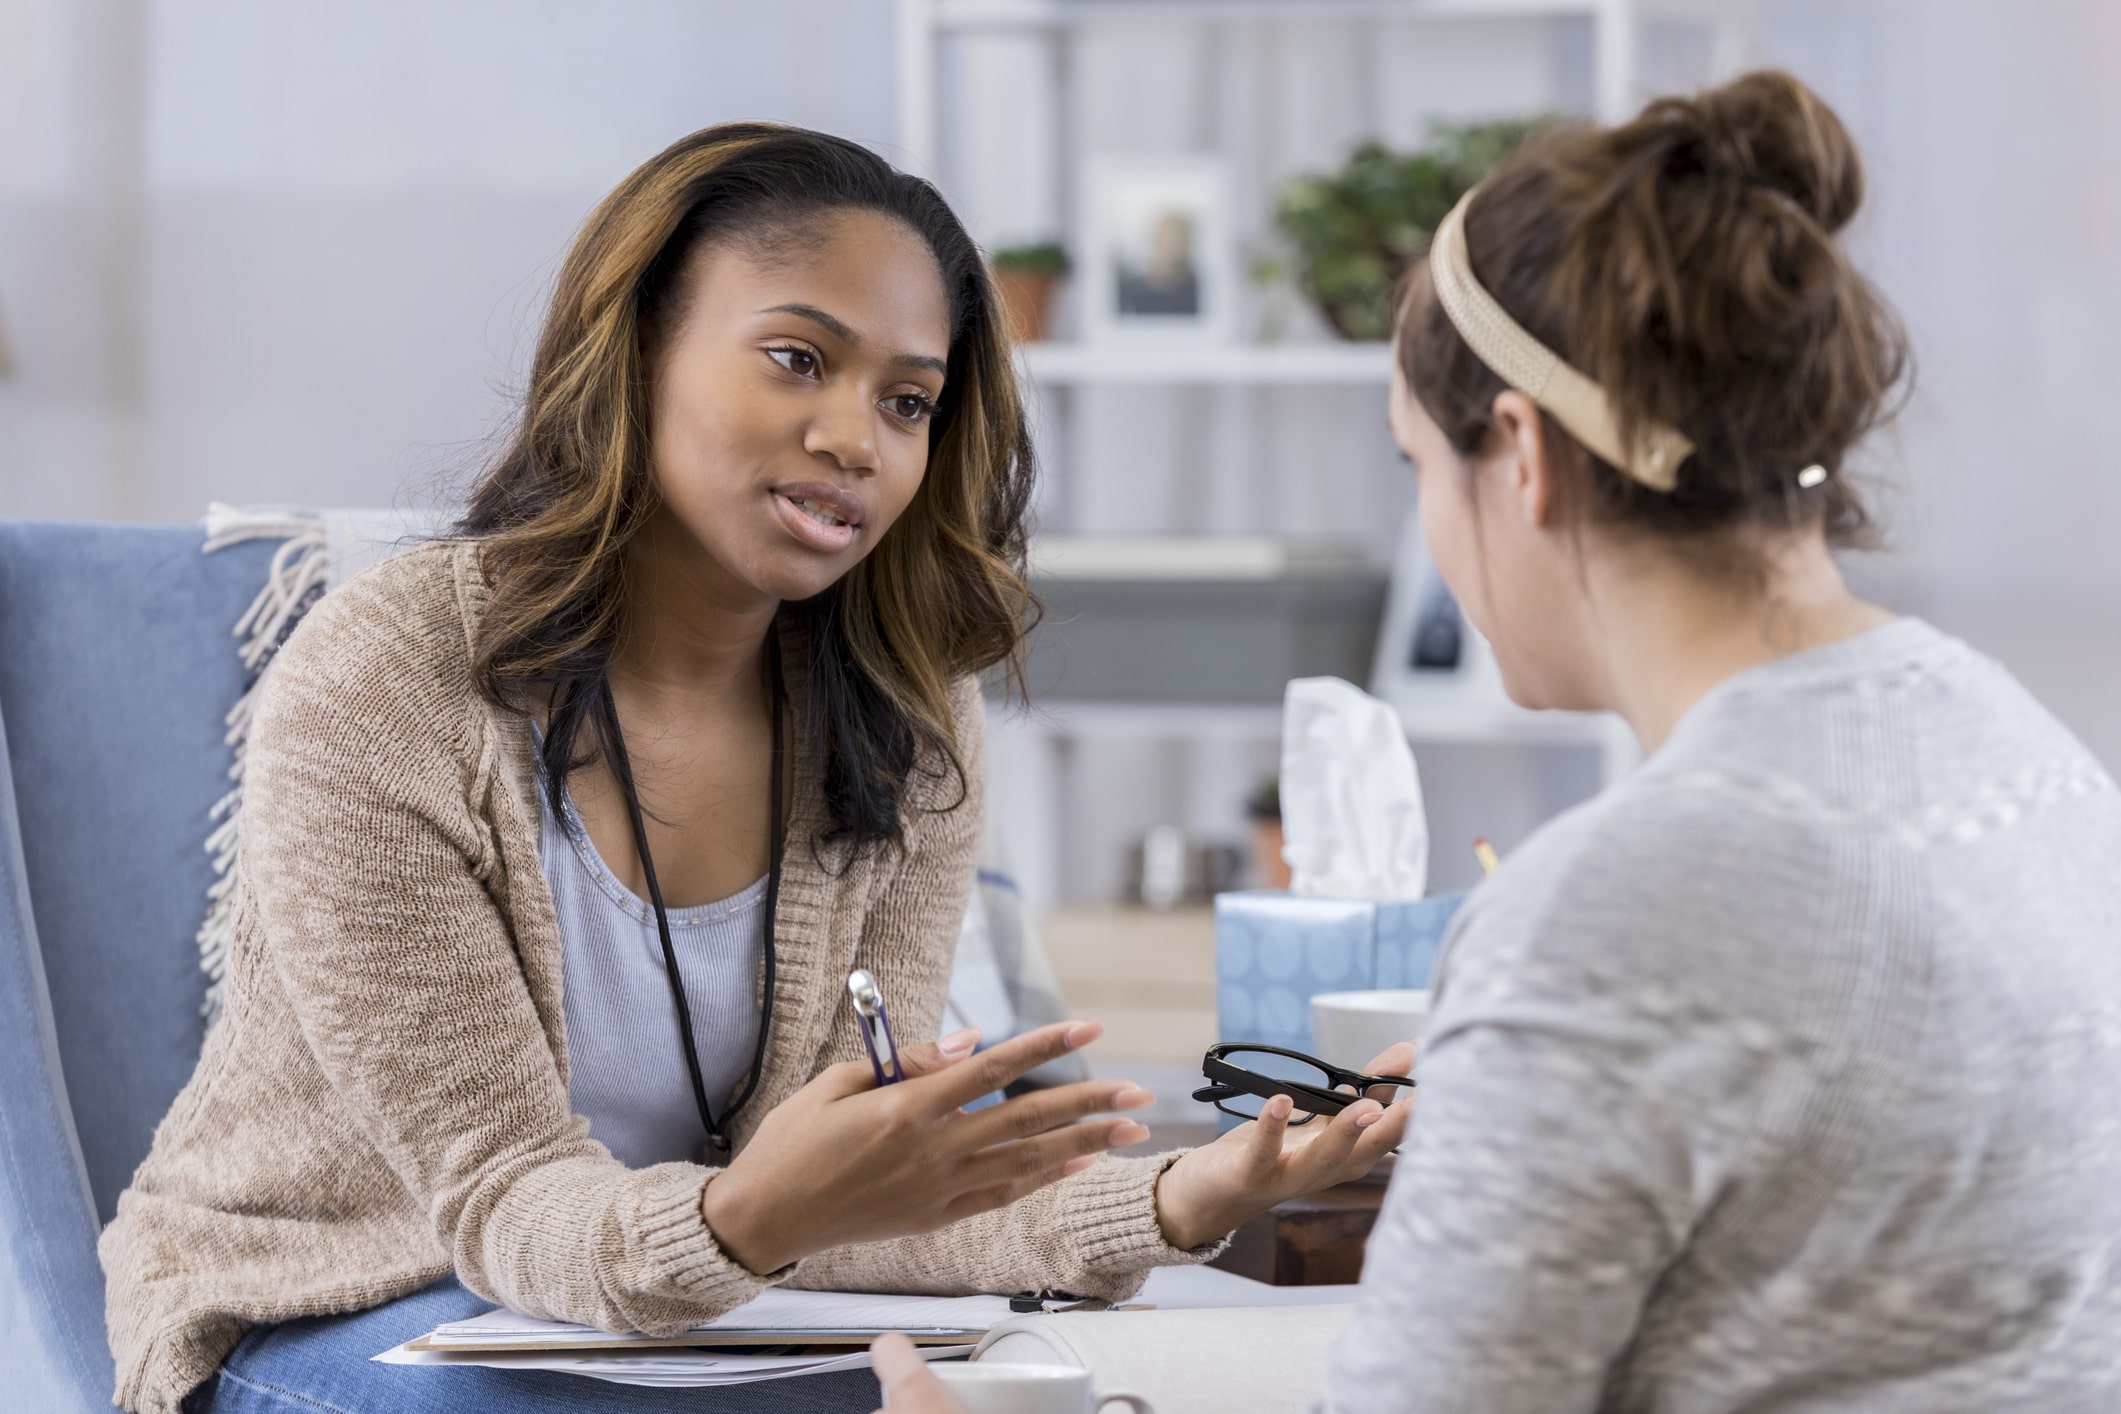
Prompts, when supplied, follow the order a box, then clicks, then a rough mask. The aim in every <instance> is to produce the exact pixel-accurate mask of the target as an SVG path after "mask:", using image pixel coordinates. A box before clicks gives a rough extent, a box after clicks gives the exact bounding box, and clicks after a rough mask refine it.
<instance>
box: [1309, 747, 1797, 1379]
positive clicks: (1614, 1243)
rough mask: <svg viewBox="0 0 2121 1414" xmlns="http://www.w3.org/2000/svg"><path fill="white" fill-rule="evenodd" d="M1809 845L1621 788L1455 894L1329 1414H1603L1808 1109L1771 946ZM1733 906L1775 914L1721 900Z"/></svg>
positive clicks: (1780, 824)
mask: <svg viewBox="0 0 2121 1414" xmlns="http://www.w3.org/2000/svg"><path fill="white" fill-rule="evenodd" d="M1827 844H1828V842H1827V841H1826V840H1825V839H1823V838H1821V837H1820V831H1819V830H1818V829H1817V828H1816V826H1815V824H1814V823H1813V822H1807V821H1803V820H1801V819H1796V818H1785V819H1776V818H1771V817H1769V816H1767V815H1763V814H1760V813H1758V812H1755V811H1749V810H1748V809H1747V808H1746V806H1745V805H1744V804H1743V802H1742V799H1741V798H1738V797H1735V796H1731V795H1727V794H1726V793H1725V792H1724V791H1721V790H1716V789H1693V788H1688V787H1684V786H1682V787H1678V788H1657V789H1643V788H1641V787H1640V786H1638V787H1637V788H1635V789H1632V790H1624V791H1621V792H1619V793H1617V794H1616V796H1614V797H1608V799H1607V800H1605V801H1602V802H1598V803H1595V804H1594V805H1593V806H1591V807H1588V808H1586V809H1585V810H1584V811H1582V812H1579V814H1578V815H1576V816H1574V817H1571V818H1568V819H1566V820H1564V821H1561V822H1557V825H1556V827H1555V828H1553V829H1550V830H1549V831H1548V832H1546V833H1545V834H1544V835H1543V836H1542V837H1541V838H1540V839H1539V840H1538V841H1536V842H1535V844H1534V845H1532V846H1529V847H1528V848H1527V849H1526V850H1525V851H1523V852H1521V853H1520V855H1519V856H1518V857H1517V858H1515V859H1513V860H1511V861H1510V863H1509V864H1508V865H1507V866H1506V869H1505V872H1504V874H1503V875H1502V876H1500V877H1498V878H1497V879H1496V880H1494V881H1493V883H1492V884H1491V885H1490V886H1488V887H1487V888H1484V889H1483V890H1481V891H1480V892H1479V893H1477V894H1476V895H1475V897H1474V898H1473V900H1472V901H1471V902H1470V903H1469V904H1468V906H1467V909H1466V911H1465V913H1464V915H1463V917H1462V919H1461V921H1460V923H1459V926H1458V927H1457V929H1456V930H1455V931H1454V934H1453V937H1452V939H1451V941H1450V943H1449V945H1448V947H1447V950H1446V954H1445V958H1444V962H1443V965H1442V967H1441V969H1440V972H1439V978H1438V984H1437V985H1438V999H1437V1003H1436V1009H1435V1011H1434V1013H1433V1016H1432V1021H1431V1026H1430V1029H1429V1031H1428V1033H1427V1035H1426V1036H1425V1038H1424V1042H1423V1050H1422V1055H1421V1059H1420V1068H1419V1079H1420V1082H1421V1085H1420V1090H1419V1092H1418V1105H1419V1108H1418V1109H1417V1111H1416V1116H1415V1120H1414V1124H1413V1126H1412V1130H1411V1133H1410V1136H1409V1139H1408V1142H1407V1144H1406V1146H1405V1147H1404V1149H1403V1151H1402V1158H1401V1160H1400V1163H1399V1168H1398V1172H1397V1174H1396V1175H1395V1178H1394V1181H1393V1185H1392V1188H1391V1191H1390V1193H1389V1196H1388V1198H1387V1201H1386V1204H1385V1208H1384V1212H1383V1214H1382V1216H1381V1218H1380V1221H1379V1225H1378V1228H1377V1231H1376V1233H1375V1234H1374V1236H1373V1237H1372V1239H1371V1242H1370V1246H1369V1252H1368V1258H1367V1261H1366V1264H1365V1268H1364V1273H1363V1290H1362V1300H1361V1303H1360V1306H1359V1309H1358V1312H1357V1315H1356V1317H1355V1320H1354V1323H1353V1325H1352V1326H1351V1328H1350V1330H1349V1333H1348V1335H1347V1338H1346V1339H1345V1341H1344V1342H1343V1344H1342V1346H1341V1348H1340V1350H1339V1352H1338V1354H1337V1355H1336V1358H1335V1360H1334V1362H1333V1367H1332V1368H1333V1376H1332V1381H1331V1386H1330V1391H1329V1400H1328V1404H1329V1407H1330V1409H1331V1410H1332V1411H1334V1414H1370V1412H1371V1411H1376V1412H1377V1414H1383V1411H1386V1410H1391V1411H1395V1414H1406V1411H1430V1410H1480V1411H1488V1412H1489V1414H1509V1412H1510V1411H1519V1410H1522V1411H1527V1414H1531V1411H1538V1414H1563V1411H1570V1410H1589V1409H1594V1408H1597V1407H1599V1406H1600V1404H1601V1402H1602V1400H1603V1399H1605V1398H1606V1397H1607V1391H1608V1382H1609V1380H1611V1379H1614V1378H1615V1377H1616V1376H1615V1374H1614V1372H1615V1370H1616V1369H1617V1368H1618V1367H1619V1366H1620V1365H1621V1364H1622V1363H1624V1360H1625V1352H1626V1351H1627V1348H1628V1346H1629V1345H1630V1343H1631V1342H1632V1341H1633V1340H1634V1338H1635V1336H1636V1333H1637V1330H1638V1326H1639V1324H1640V1322H1641V1320H1642V1317H1643V1313H1644V1308H1645V1304H1646V1302H1647V1301H1648V1299H1649V1297H1650V1294H1651V1292H1652V1290H1653V1288H1655V1287H1656V1286H1657V1285H1658V1283H1659V1282H1660V1281H1661V1280H1664V1279H1666V1278H1667V1276H1668V1275H1669V1268H1670V1266H1671V1264H1672V1263H1673V1261H1674V1259H1675V1257H1676V1256H1677V1254H1679V1253H1680V1252H1681V1250H1682V1249H1683V1248H1685V1247H1686V1245H1687V1243H1688V1241H1689V1238H1690V1234H1691V1233H1692V1232H1693V1231H1694V1230H1695V1229H1696V1227H1697V1226H1698V1225H1699V1224H1701V1223H1703V1222H1704V1221H1706V1220H1709V1219H1710V1217H1711V1215H1713V1214H1717V1213H1719V1212H1728V1211H1730V1210H1732V1209H1734V1208H1742V1207H1743V1204H1744V1202H1745V1195H1744V1193H1743V1192H1742V1186H1743V1185H1742V1183H1741V1182H1740V1181H1739V1179H1738V1175H1740V1174H1742V1173H1744V1172H1745V1171H1746V1170H1747V1169H1748V1167H1749V1166H1750V1164H1751V1162H1752V1160H1753V1158H1754V1157H1755V1156H1756V1155H1757V1153H1758V1152H1759V1145H1760V1142H1761V1136H1762V1135H1763V1134H1764V1133H1765V1132H1767V1131H1770V1130H1776V1131H1781V1132H1782V1136H1783V1138H1785V1139H1787V1138H1788V1137H1789V1129H1790V1126H1791V1125H1792V1124H1795V1125H1796V1126H1797V1127H1799V1128H1802V1127H1803V1120H1802V1118H1801V1117H1802V1115H1803V1114H1804V1113H1806V1112H1807V1110H1809V1109H1811V1107H1810V1106H1807V1105H1806V1103H1805V1102H1804V1100H1803V1099H1802V1097H1803V1096H1804V1095H1806V1094H1809V1093H1812V1092H1813V1091H1814V1077H1813V1074H1812V1067H1813V1064H1814V1062H1815V1061H1816V1060H1817V1059H1818V1058H1819V1056H1820V1055H1821V1054H1822V1050H1821V1047H1820V1046H1819V1045H1818V1044H1817V1040H1818V1038H1817V1037H1816V1036H1815V1035H1811V1034H1800V1033H1807V1032H1810V1031H1811V1030H1812V1027H1811V1025H1810V1023H1808V1022H1807V1021H1806V1019H1805V1018H1806V1017H1807V1015H1808V1012H1809V1010H1810V1008H1811V1007H1812V1004H1813V1002H1814V1001H1815V1000H1816V999H1815V998H1813V997H1812V996H1810V995H1809V993H1810V992H1811V989H1812V982H1811V980H1809V979H1793V978H1789V977H1787V976H1784V975H1779V974H1778V968H1779V967H1780V966H1781V964H1782V960H1784V959H1786V958H1787V956H1788V954H1787V951H1786V950H1785V949H1782V948H1780V947H1778V946H1777V943H1778V940H1779V939H1781V938H1785V937H1787V936H1789V935H1790V932H1791V930H1797V931H1798V932H1799V934H1800V935H1801V933H1802V931H1803V930H1805V929H1807V928H1809V927H1811V926H1812V925H1813V923H1814V922H1815V921H1816V920H1814V919H1811V918H1808V917H1807V916H1805V915H1806V914H1807V912H1808V911H1810V910H1811V909H1812V907H1813V905H1811V904H1810V903H1809V902H1808V901H1807V900H1809V899H1811V898H1812V897H1813V894H1812V892H1811V891H1810V890H1807V889H1805V888H1804V887H1802V886H1800V887H1797V888H1795V889H1794V890H1793V889H1791V888H1789V887H1788V885H1789V883H1790V882H1791V880H1793V879H1801V878H1802V877H1803V876H1804V874H1805V873H1806V871H1807V870H1809V869H1812V868H1815V867H1818V866H1819V865H1821V864H1822V863H1823V862H1824V860H1825V858H1826V857H1827V853H1826V850H1827ZM1771 885H1772V886H1771ZM1749 897H1750V898H1763V897H1779V898H1783V899H1788V900H1794V901H1793V902H1790V903H1788V904H1786V905H1785V906H1784V907H1783V908H1782V910H1781V911H1780V912H1779V913H1777V914H1776V915H1775V916H1772V917H1770V916H1765V915H1761V914H1751V915H1748V914H1747V913H1746V912H1745V911H1744V910H1742V909H1734V908H1733V907H1732V906H1731V904H1730V902H1729V901H1730V900H1732V899H1744V898H1749ZM1733 999H1738V1000H1737V1002H1736V1003H1735V1005H1734V1001H1733ZM1739 1008H1742V1010H1740V1009H1739ZM1830 1010H1831V1009H1830ZM1783 1018H1789V1019H1790V1021H1791V1025H1790V1026H1789V1027H1788V1028H1784V1027H1783V1026H1781V1025H1779V1024H1777V1023H1778V1021H1779V1020H1780V1019H1783ZM1813 1020H1815V1021H1818V1022H1822V1023H1823V1024H1824V1025H1826V1026H1827V1027H1829V1028H1831V1027H1832V1026H1834V1025H1835V1018H1834V1016H1833V1015H1831V1014H1827V1015H1823V1016H1817V1017H1814V1018H1813ZM1828 1049H1831V1048H1830V1047H1829V1048H1828Z"/></svg>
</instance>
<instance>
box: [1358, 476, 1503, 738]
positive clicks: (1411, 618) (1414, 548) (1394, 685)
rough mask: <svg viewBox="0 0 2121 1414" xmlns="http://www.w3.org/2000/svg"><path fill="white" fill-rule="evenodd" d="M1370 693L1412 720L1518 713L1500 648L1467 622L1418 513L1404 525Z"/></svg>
mask: <svg viewBox="0 0 2121 1414" xmlns="http://www.w3.org/2000/svg"><path fill="white" fill-rule="evenodd" d="M1370 692H1371V694H1372V695H1373V696H1376V697H1381V698H1383V699H1384V700H1385V701H1387V702H1389V703H1391V704H1392V705H1393V706H1394V707H1396V708H1398V709H1399V711H1400V713H1401V714H1402V715H1405V716H1410V717H1411V716H1414V715H1418V714H1421V713H1423V712H1434V711H1436V710H1438V709H1446V708H1450V707H1458V708H1461V709H1472V710H1479V709H1489V708H1492V709H1494V710H1497V711H1503V712H1508V711H1511V710H1513V709H1511V708H1510V706H1509V699H1508V697H1507V696H1506V695H1505V694H1504V692H1503V690H1502V676H1501V674H1500V673H1498V672H1497V671H1496V668H1495V653H1494V650H1493V649H1491V648H1489V647H1488V641H1487V640H1486V639H1485V638H1482V637H1481V636H1480V631H1479V630H1478V629H1476V628H1474V627H1473V626H1472V625H1471V624H1470V623H1468V622H1466V617H1465V614H1464V613H1463V612H1462V611H1460V609H1459V607H1458V601H1457V600H1455V599H1453V598H1452V597H1451V591H1450V589H1449V587H1447V586H1446V585H1445V584H1444V582H1443V576H1442V575H1440V574H1438V573H1437V572H1436V566H1435V564H1434V563H1433V562H1432V561H1431V560H1430V559H1429V551H1428V547H1427V545H1425V544H1424V543H1423V542H1422V538H1421V516H1420V513H1419V511H1418V510H1410V511H1408V512H1407V519H1406V523H1405V525H1404V526H1402V527H1401V529H1400V533H1399V553H1398V555H1397V556H1396V557H1395V558H1394V560H1393V562H1392V582H1391V588H1390V589H1389V590H1388V591H1387V592H1386V596H1385V616H1384V623H1383V625H1382V626H1381V627H1380V628H1379V630H1378V634H1377V660H1376V663H1375V664H1374V665H1373V667H1372V668H1371V671H1370Z"/></svg>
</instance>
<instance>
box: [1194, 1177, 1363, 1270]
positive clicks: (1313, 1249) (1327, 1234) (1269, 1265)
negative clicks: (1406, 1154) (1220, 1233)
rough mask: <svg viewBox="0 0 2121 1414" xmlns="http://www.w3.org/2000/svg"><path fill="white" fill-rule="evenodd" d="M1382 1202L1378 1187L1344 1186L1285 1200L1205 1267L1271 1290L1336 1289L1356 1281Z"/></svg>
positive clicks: (1240, 1233) (1239, 1233)
mask: <svg viewBox="0 0 2121 1414" xmlns="http://www.w3.org/2000/svg"><path fill="white" fill-rule="evenodd" d="M1384 1198H1385V1190H1384V1185H1383V1184H1381V1183H1344V1184H1342V1185H1341V1186H1340V1187H1338V1188H1328V1189H1327V1190H1325V1191H1324V1192H1323V1193H1313V1194H1311V1195H1310V1196H1309V1197H1307V1198H1291V1199H1290V1200H1289V1201H1288V1202H1286V1203H1283V1204H1281V1205H1280V1206H1279V1207H1277V1208H1275V1209H1274V1210H1273V1211H1272V1212H1269V1213H1263V1214H1261V1215H1260V1216H1259V1217H1256V1218H1254V1219H1252V1221H1250V1222H1248V1223H1246V1224H1245V1225H1244V1226H1243V1227H1241V1228H1239V1229H1238V1230H1237V1234H1236V1236H1234V1237H1233V1238H1231V1239H1230V1246H1229V1248H1228V1250H1226V1251H1225V1252H1224V1253H1223V1254H1222V1255H1221V1256H1220V1257H1217V1258H1216V1259H1215V1260H1214V1262H1212V1263H1210V1265H1211V1266H1216V1267H1220V1268H1222V1269H1223V1270H1224V1271H1227V1272H1235V1273H1237V1275H1239V1276H1244V1277H1250V1278H1252V1279H1253V1280H1254V1281H1263V1282H1267V1283H1269V1284H1271V1285H1274V1286H1338V1285H1340V1284H1342V1283H1346V1282H1353V1281H1355V1280H1356V1279H1357V1278H1359V1277H1361V1276H1362V1248H1363V1244H1364V1243H1365V1242H1367V1241H1368V1240H1369V1237H1370V1229H1371V1227H1372V1226H1374V1225H1375V1224H1376V1222H1377V1210H1378V1208H1379V1206H1380V1205H1382V1204H1383V1202H1384Z"/></svg>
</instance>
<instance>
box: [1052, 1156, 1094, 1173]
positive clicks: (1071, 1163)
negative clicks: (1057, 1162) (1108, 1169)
mask: <svg viewBox="0 0 2121 1414" xmlns="http://www.w3.org/2000/svg"><path fill="white" fill-rule="evenodd" d="M1096 1162H1097V1155H1095V1154H1085V1155H1083V1156H1082V1157H1081V1158H1079V1159H1070V1160H1068V1162H1066V1163H1064V1164H1062V1165H1061V1173H1062V1174H1063V1175H1066V1174H1071V1173H1081V1172H1082V1171H1083V1170H1084V1169H1086V1168H1088V1167H1090V1165H1092V1164H1094V1163H1096Z"/></svg>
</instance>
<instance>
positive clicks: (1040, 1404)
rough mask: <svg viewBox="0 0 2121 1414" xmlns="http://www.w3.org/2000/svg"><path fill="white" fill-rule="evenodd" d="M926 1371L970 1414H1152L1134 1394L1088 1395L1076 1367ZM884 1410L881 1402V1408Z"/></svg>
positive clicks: (991, 1365)
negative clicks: (1114, 1413)
mask: <svg viewBox="0 0 2121 1414" xmlns="http://www.w3.org/2000/svg"><path fill="white" fill-rule="evenodd" d="M928 1368H929V1369H931V1370H933V1371H935V1376H936V1378H937V1379H939V1380H941V1381H942V1382H943V1383H944V1384H945V1385H947V1386H948V1387H949V1389H950V1392H951V1393H952V1394H954V1395H956V1396H957V1397H958V1399H959V1400H960V1401H962V1402H963V1403H964V1406H965V1407H966V1408H967V1409H969V1410H971V1411H972V1414H1096V1411H1098V1410H1101V1409H1103V1408H1104V1407H1105V1406H1106V1405H1108V1404H1125V1405H1126V1406H1127V1407H1128V1408H1130V1409H1132V1410H1133V1411H1134V1414H1156V1412H1155V1410H1153V1409H1152V1408H1150V1406H1149V1401H1148V1400H1146V1399H1143V1398H1142V1397H1141V1396H1140V1395H1138V1394H1126V1393H1123V1392H1121V1391H1118V1390H1113V1391H1110V1392H1108V1393H1105V1394H1097V1393H1094V1392H1093V1391H1092V1390H1091V1387H1090V1372H1089V1371H1088V1370H1085V1369H1082V1368H1081V1367H1079V1366H1076V1365H1020V1364H1014V1363H1004V1362H999V1361H992V1360H976V1361H973V1362H971V1363H969V1364H962V1365H961V1364H957V1363H955V1362H952V1363H949V1364H937V1365H930V1366H929V1367H928ZM890 1405H891V1401H890V1400H889V1399H886V1400H885V1401H884V1406H885V1407H886V1408H889V1407H890Z"/></svg>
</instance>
